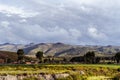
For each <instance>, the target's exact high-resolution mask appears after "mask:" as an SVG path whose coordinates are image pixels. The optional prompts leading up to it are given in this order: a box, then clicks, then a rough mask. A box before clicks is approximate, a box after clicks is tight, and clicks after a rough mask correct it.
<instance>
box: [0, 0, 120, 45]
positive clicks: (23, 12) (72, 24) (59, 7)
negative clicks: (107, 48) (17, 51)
mask: <svg viewBox="0 0 120 80" xmlns="http://www.w3.org/2000/svg"><path fill="white" fill-rule="evenodd" d="M119 14H120V1H119V0H0V43H6V42H9V43H20V44H28V43H30V42H34V43H44V42H45V43H55V42H62V43H67V44H77V45H78V44H80V45H120V42H119V40H120V36H119V34H120V22H119V21H120V16H119Z"/></svg>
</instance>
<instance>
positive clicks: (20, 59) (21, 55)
mask: <svg viewBox="0 0 120 80" xmlns="http://www.w3.org/2000/svg"><path fill="white" fill-rule="evenodd" d="M17 55H18V60H17V61H18V62H19V63H23V62H25V61H24V60H25V59H29V58H28V57H26V56H24V55H25V53H24V50H23V49H19V50H18V51H17ZM36 58H37V59H39V62H40V63H42V58H43V52H42V51H38V52H37V53H36Z"/></svg>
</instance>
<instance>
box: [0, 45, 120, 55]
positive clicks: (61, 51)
mask: <svg viewBox="0 0 120 80" xmlns="http://www.w3.org/2000/svg"><path fill="white" fill-rule="evenodd" d="M18 49H24V51H25V54H27V55H35V53H36V52H37V51H43V52H44V53H45V54H44V55H45V56H80V55H84V54H85V53H86V52H88V51H95V52H96V53H97V55H103V56H104V55H105V54H115V53H116V52H119V51H120V46H110V45H109V46H83V45H69V44H64V43H39V44H33V43H30V44H28V45H23V44H10V43H6V44H1V45H0V51H10V52H16V51H17V50H18ZM98 53H99V54H98Z"/></svg>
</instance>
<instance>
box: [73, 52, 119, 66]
mask: <svg viewBox="0 0 120 80" xmlns="http://www.w3.org/2000/svg"><path fill="white" fill-rule="evenodd" d="M100 60H103V61H105V60H106V61H107V60H109V61H111V62H112V61H114V62H117V63H120V52H117V53H116V54H115V56H111V57H110V56H103V57H96V56H95V52H94V51H91V52H90V51H89V52H87V53H86V54H85V55H84V56H81V57H73V58H72V59H71V62H83V63H89V64H94V63H100ZM111 62H108V63H111Z"/></svg>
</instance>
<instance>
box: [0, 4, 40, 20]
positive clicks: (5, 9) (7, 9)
mask: <svg viewBox="0 0 120 80" xmlns="http://www.w3.org/2000/svg"><path fill="white" fill-rule="evenodd" d="M0 12H1V13H5V14H7V15H8V16H9V15H10V16H11V15H13V14H14V15H18V16H20V17H23V18H28V17H34V16H36V15H38V12H33V11H27V10H24V9H23V8H18V7H14V6H8V5H3V4H0Z"/></svg>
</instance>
